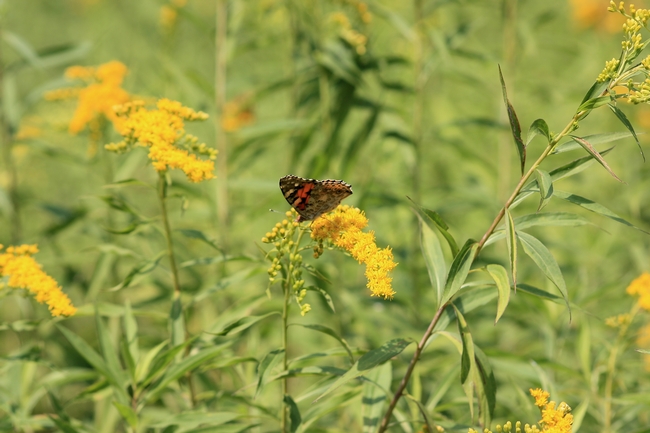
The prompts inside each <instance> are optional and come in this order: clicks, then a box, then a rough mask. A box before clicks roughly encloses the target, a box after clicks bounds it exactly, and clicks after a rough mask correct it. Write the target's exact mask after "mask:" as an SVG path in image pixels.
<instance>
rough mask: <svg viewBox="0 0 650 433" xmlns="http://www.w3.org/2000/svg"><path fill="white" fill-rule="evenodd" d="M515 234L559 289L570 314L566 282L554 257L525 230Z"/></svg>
mask: <svg viewBox="0 0 650 433" xmlns="http://www.w3.org/2000/svg"><path fill="white" fill-rule="evenodd" d="M517 236H518V237H519V240H520V241H521V245H522V247H523V249H524V252H525V253H526V254H528V256H529V257H530V258H531V259H533V261H534V262H535V264H536V265H537V266H538V267H539V268H540V269H541V270H542V272H544V275H546V277H547V278H548V279H549V280H551V282H553V284H555V287H557V289H558V290H559V291H560V294H561V295H562V298H564V303H565V304H566V306H567V309H568V310H569V315H571V306H570V305H569V295H568V294H567V290H566V283H565V282H564V277H563V276H562V271H560V267H559V266H558V264H557V262H556V261H555V258H554V257H553V255H552V254H551V252H550V251H549V250H548V248H546V246H544V244H543V243H541V242H540V241H539V240H538V239H537V238H536V237H534V236H531V235H529V234H528V233H525V232H517Z"/></svg>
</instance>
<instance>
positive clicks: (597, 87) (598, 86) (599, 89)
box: [577, 80, 611, 111]
mask: <svg viewBox="0 0 650 433" xmlns="http://www.w3.org/2000/svg"><path fill="white" fill-rule="evenodd" d="M610 82H611V80H606V81H603V82H598V81H596V82H594V84H592V86H591V87H590V88H589V90H588V91H587V94H586V95H585V96H584V98H582V102H581V103H580V105H581V106H582V105H583V104H584V103H585V102H587V101H588V100H590V99H593V98H595V97H597V96H599V95H601V94H602V93H603V92H604V91H605V89H607V87H609V83H610ZM577 111H580V109H578V110H577Z"/></svg>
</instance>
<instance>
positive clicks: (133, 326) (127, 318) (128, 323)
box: [123, 299, 140, 377]
mask: <svg viewBox="0 0 650 433" xmlns="http://www.w3.org/2000/svg"><path fill="white" fill-rule="evenodd" d="M123 323H124V340H123V341H124V343H125V345H126V348H127V351H126V352H125V355H126V356H125V357H126V359H127V364H128V366H129V371H130V373H131V377H135V366H136V364H137V362H138V360H139V359H140V347H139V345H138V322H137V321H136V320H135V316H133V310H131V302H130V301H129V300H128V299H127V300H126V302H125V303H124V318H123Z"/></svg>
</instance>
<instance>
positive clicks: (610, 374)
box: [603, 302, 641, 433]
mask: <svg viewBox="0 0 650 433" xmlns="http://www.w3.org/2000/svg"><path fill="white" fill-rule="evenodd" d="M640 308H641V307H640V305H639V303H638V302H637V303H636V304H634V307H632V311H631V312H630V319H629V321H628V322H627V323H626V324H625V325H623V326H621V329H620V330H619V333H618V336H617V337H616V341H615V342H614V346H613V347H612V350H611V352H609V358H608V360H607V376H606V378H605V395H604V396H603V397H604V398H603V432H604V433H611V432H612V391H613V389H614V374H615V373H616V361H617V360H618V355H619V353H620V351H621V350H622V349H623V345H624V341H625V338H626V336H627V330H628V329H629V327H630V324H631V323H632V321H633V320H634V316H636V314H637V313H638V312H639V309H640Z"/></svg>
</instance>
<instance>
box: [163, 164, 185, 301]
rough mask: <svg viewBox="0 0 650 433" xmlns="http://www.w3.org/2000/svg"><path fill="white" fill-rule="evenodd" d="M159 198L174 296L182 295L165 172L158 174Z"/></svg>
mask: <svg viewBox="0 0 650 433" xmlns="http://www.w3.org/2000/svg"><path fill="white" fill-rule="evenodd" d="M158 199H159V200H160V211H161V214H162V222H163V229H164V231H165V240H166V242H167V255H168V256H169V267H170V268H171V271H172V284H173V286H174V298H175V299H176V298H178V297H180V293H181V285H180V280H179V278H178V266H177V265H176V257H175V256H174V243H173V241H172V230H171V226H170V225H169V216H168V215H167V181H166V179H165V174H164V173H159V175H158Z"/></svg>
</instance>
